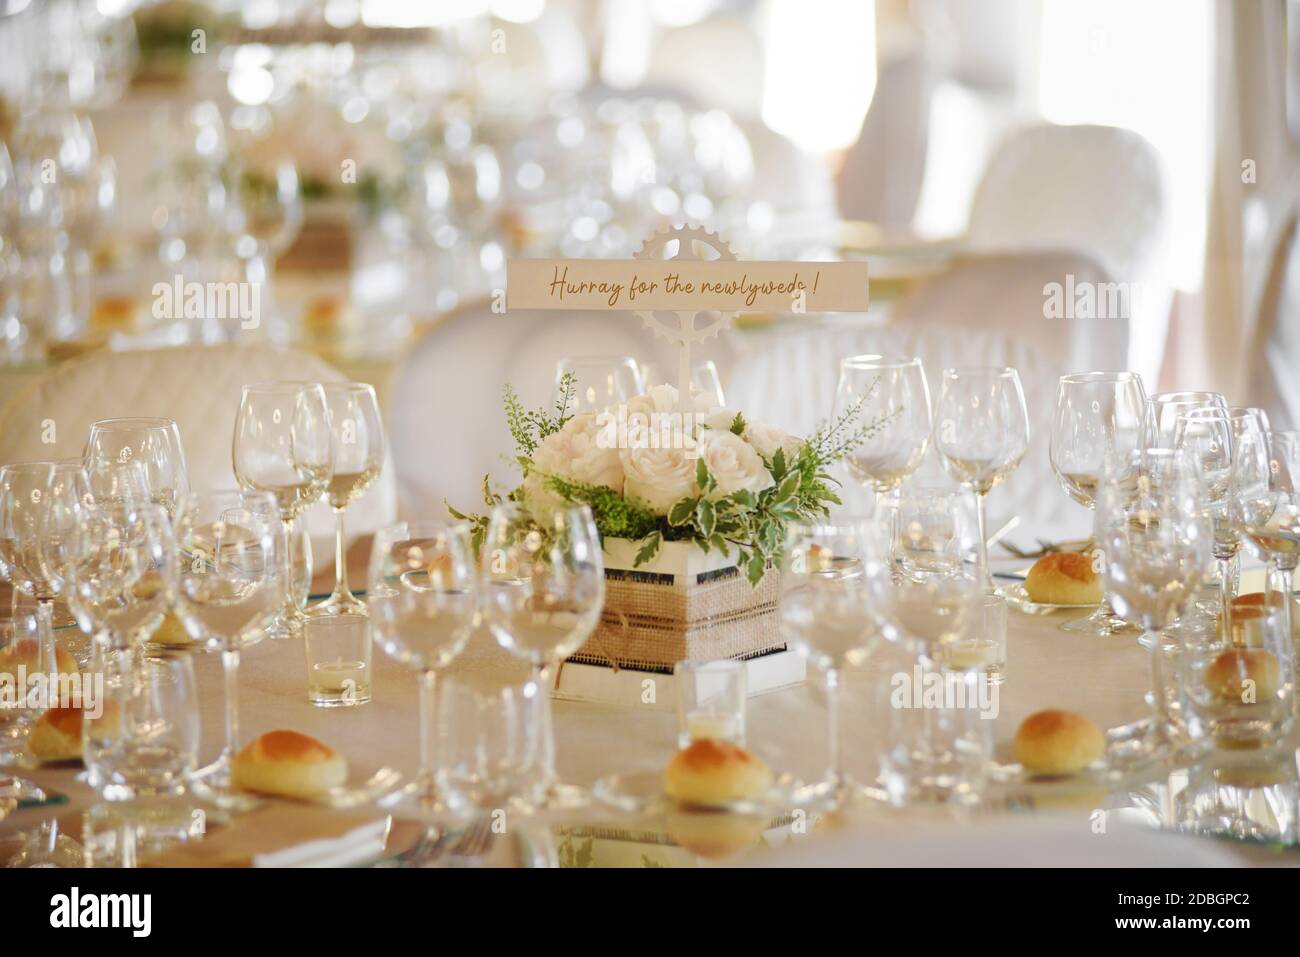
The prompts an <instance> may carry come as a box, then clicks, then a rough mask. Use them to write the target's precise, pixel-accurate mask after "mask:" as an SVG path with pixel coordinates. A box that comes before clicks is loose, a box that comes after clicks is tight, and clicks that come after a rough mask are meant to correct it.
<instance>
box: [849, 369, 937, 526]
mask: <svg viewBox="0 0 1300 957" xmlns="http://www.w3.org/2000/svg"><path fill="white" fill-rule="evenodd" d="M855 407H857V408H858V410H859V415H860V421H861V422H863V423H869V422H878V423H879V427H878V429H877V430H876V431H875V432H874V433H873V434H872V435H871V437H870V438H869V439H868V440H867V441H866V442H864V443H862V444H861V445H860V446H858V447H857V448H856V449H854V450H853V451H851V452H849V454H848V455H847V456H845V459H844V463H845V466H846V467H847V468H848V470H849V474H850V475H852V476H853V478H854V479H855V480H856V481H858V482H861V483H862V484H864V485H869V486H870V487H871V489H872V490H873V491H874V492H875V494H876V498H877V502H879V499H880V498H881V497H883V496H885V495H892V494H893V493H894V492H895V491H896V490H897V489H898V487H899V486H900V485H902V484H903V481H904V480H905V479H906V478H907V477H908V476H909V475H911V474H912V473H913V472H915V471H916V469H917V467H918V466H919V465H920V464H921V460H922V459H924V458H925V450H926V449H927V448H928V447H929V443H930V389H929V386H928V384H927V383H926V380H925V368H924V366H922V365H921V360H920V359H916V358H905V357H900V356H878V355H861V356H849V357H848V358H845V359H841V360H840V377H839V382H838V383H837V385H836V387H835V415H836V416H837V417H838V416H841V415H844V414H845V413H847V412H849V411H850V410H851V409H853V408H855ZM877 513H879V504H877Z"/></svg>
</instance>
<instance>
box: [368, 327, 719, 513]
mask: <svg viewBox="0 0 1300 957" xmlns="http://www.w3.org/2000/svg"><path fill="white" fill-rule="evenodd" d="M698 348H699V349H700V352H699V356H698V357H699V358H700V359H705V358H713V359H715V361H718V362H719V365H720V367H724V366H725V364H726V358H725V354H724V351H725V346H724V345H723V344H721V343H719V342H715V341H713V340H710V341H709V342H708V343H706V344H705V345H704V346H703V347H698ZM583 355H587V356H594V355H628V356H633V357H635V358H637V359H639V360H642V361H645V362H653V363H654V364H655V365H656V366H657V367H658V368H659V369H661V370H674V369H676V368H677V366H676V362H675V350H673V348H672V347H671V346H669V345H668V344H667V343H666V342H664V340H662V339H656V338H654V337H653V336H652V335H651V333H650V332H649V330H647V329H646V328H645V327H644V326H643V325H642V324H641V322H640V320H638V319H637V318H636V317H635V316H631V315H627V314H624V313H601V312H574V313H565V312H546V311H525V310H521V309H511V310H510V311H509V312H508V313H506V314H503V315H496V314H494V313H493V312H492V310H491V308H490V305H489V304H488V303H487V302H480V303H474V304H471V305H468V306H466V307H464V308H462V309H458V310H454V311H453V312H451V313H449V314H447V315H446V316H444V317H443V318H442V319H441V320H440V321H439V322H438V323H437V325H435V326H434V327H433V328H432V329H430V330H429V331H428V332H427V333H426V334H425V335H424V337H423V338H421V339H420V340H419V341H418V342H416V343H415V345H414V346H413V347H412V348H411V351H410V352H409V353H408V355H407V356H406V358H405V360H404V361H403V362H402V364H401V366H400V367H399V368H398V370H397V373H396V375H395V376H394V381H393V388H392V413H391V416H390V420H389V426H388V427H389V435H390V436H391V437H392V447H393V453H394V455H395V457H396V464H397V481H398V495H399V499H400V502H401V512H402V514H403V515H409V516H415V515H444V514H446V505H445V504H444V499H445V500H446V501H447V502H449V503H450V504H452V505H454V506H455V507H456V508H457V509H460V510H462V511H464V510H466V509H469V510H473V511H477V510H480V509H481V508H482V505H483V495H482V486H483V476H484V475H485V474H491V476H492V478H493V480H494V481H495V482H499V483H500V484H501V485H506V486H513V485H515V484H517V483H518V481H519V472H518V469H517V468H515V466H514V464H513V462H514V456H515V449H514V442H513V440H512V439H511V437H510V433H509V431H508V429H507V427H506V420H505V414H504V413H503V411H502V403H501V399H502V390H503V389H504V388H505V386H506V385H507V384H508V385H510V386H511V387H513V388H514V390H515V391H516V392H517V393H518V394H519V397H520V400H521V401H522V402H523V403H524V405H525V406H526V407H528V408H530V409H531V408H539V407H548V408H549V407H550V406H551V405H552V403H553V400H554V396H553V391H554V386H555V364H556V362H557V360H559V359H561V358H563V357H565V356H583ZM669 374H670V375H671V371H670V372H669ZM652 384H653V383H652Z"/></svg>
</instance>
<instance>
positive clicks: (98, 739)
mask: <svg viewBox="0 0 1300 957" xmlns="http://www.w3.org/2000/svg"><path fill="white" fill-rule="evenodd" d="M103 674H104V699H103V709H102V711H101V712H100V713H99V714H98V715H95V714H93V713H92V712H91V711H89V710H88V711H87V712H86V714H85V716H84V718H83V720H82V750H83V753H84V755H85V762H86V770H87V771H89V772H90V779H91V780H92V781H95V782H96V784H97V786H98V787H99V789H100V796H101V797H103V798H104V799H105V800H106V801H128V800H136V799H140V798H146V797H148V798H156V797H161V796H164V795H173V796H174V795H179V794H183V793H184V792H185V790H186V788H187V785H188V781H189V779H190V777H191V775H192V774H193V773H194V768H195V765H196V763H197V759H198V750H199V710H198V697H197V693H196V691H195V684H194V667H193V664H192V662H191V658H190V656H189V655H188V654H187V653H186V652H184V651H178V650H175V649H151V650H149V651H146V650H145V649H144V648H142V647H135V648H126V649H119V650H115V651H112V652H110V653H109V654H108V655H106V656H105V658H104V662H103Z"/></svg>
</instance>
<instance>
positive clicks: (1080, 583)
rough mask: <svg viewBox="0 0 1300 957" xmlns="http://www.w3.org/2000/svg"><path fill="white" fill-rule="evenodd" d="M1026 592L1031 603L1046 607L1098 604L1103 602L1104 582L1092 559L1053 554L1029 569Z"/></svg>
mask: <svg viewBox="0 0 1300 957" xmlns="http://www.w3.org/2000/svg"><path fill="white" fill-rule="evenodd" d="M1025 593H1026V594H1027V595H1029V600H1030V601H1033V602H1040V603H1042V604H1045V605H1095V604H1097V603H1098V602H1100V601H1101V579H1100V578H1099V577H1098V576H1097V573H1096V572H1095V571H1093V568H1092V558H1091V557H1090V556H1088V555H1084V554H1081V553H1080V552H1053V553H1052V554H1050V555H1044V556H1043V557H1042V558H1040V559H1039V560H1038V561H1036V562H1034V567H1033V568H1031V569H1029V575H1028V576H1027V577H1026V578H1025Z"/></svg>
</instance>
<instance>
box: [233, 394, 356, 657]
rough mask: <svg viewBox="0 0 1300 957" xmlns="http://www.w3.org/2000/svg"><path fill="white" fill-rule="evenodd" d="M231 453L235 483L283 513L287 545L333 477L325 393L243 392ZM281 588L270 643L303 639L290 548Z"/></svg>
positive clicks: (301, 612) (301, 613) (283, 557)
mask: <svg viewBox="0 0 1300 957" xmlns="http://www.w3.org/2000/svg"><path fill="white" fill-rule="evenodd" d="M232 444H233V447H232V450H231V454H232V458H233V460H234V468H235V479H236V481H237V482H238V483H239V487H240V488H242V489H244V490H245V491H258V492H270V493H271V494H272V495H274V496H275V500H276V504H277V505H278V506H279V509H280V521H281V522H282V523H283V525H284V539H285V541H286V542H292V541H293V540H294V521H295V520H296V519H297V518H298V516H299V515H301V514H302V513H303V512H305V511H306V510H307V508H308V507H310V506H311V504H312V503H313V502H315V501H316V500H317V499H319V498H320V497H321V495H322V493H324V491H325V490H326V488H328V486H329V481H330V476H331V474H332V472H333V463H334V456H333V452H334V447H333V446H334V443H333V438H332V433H331V430H330V424H329V407H328V404H327V403H326V400H325V390H324V389H323V388H322V387H321V385H320V383H318V382H263V383H257V384H254V385H246V386H244V393H243V397H242V398H241V400H240V403H239V415H238V416H237V417H236V419H235V437H234V441H233V443H232ZM280 557H281V560H282V561H283V562H284V575H283V578H282V580H281V587H282V588H283V589H284V595H283V603H282V605H281V607H280V611H279V614H278V615H277V618H276V622H275V624H274V626H272V627H271V628H270V629H268V630H267V633H268V634H269V635H270V637H272V638H281V639H282V638H301V637H302V624H303V621H304V620H305V619H306V617H307V616H306V615H305V614H304V613H303V611H302V609H301V608H299V607H298V599H297V596H296V595H295V594H294V588H293V556H292V553H291V551H290V549H289V548H288V547H286V548H285V549H284V554H283V555H281V556H280Z"/></svg>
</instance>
